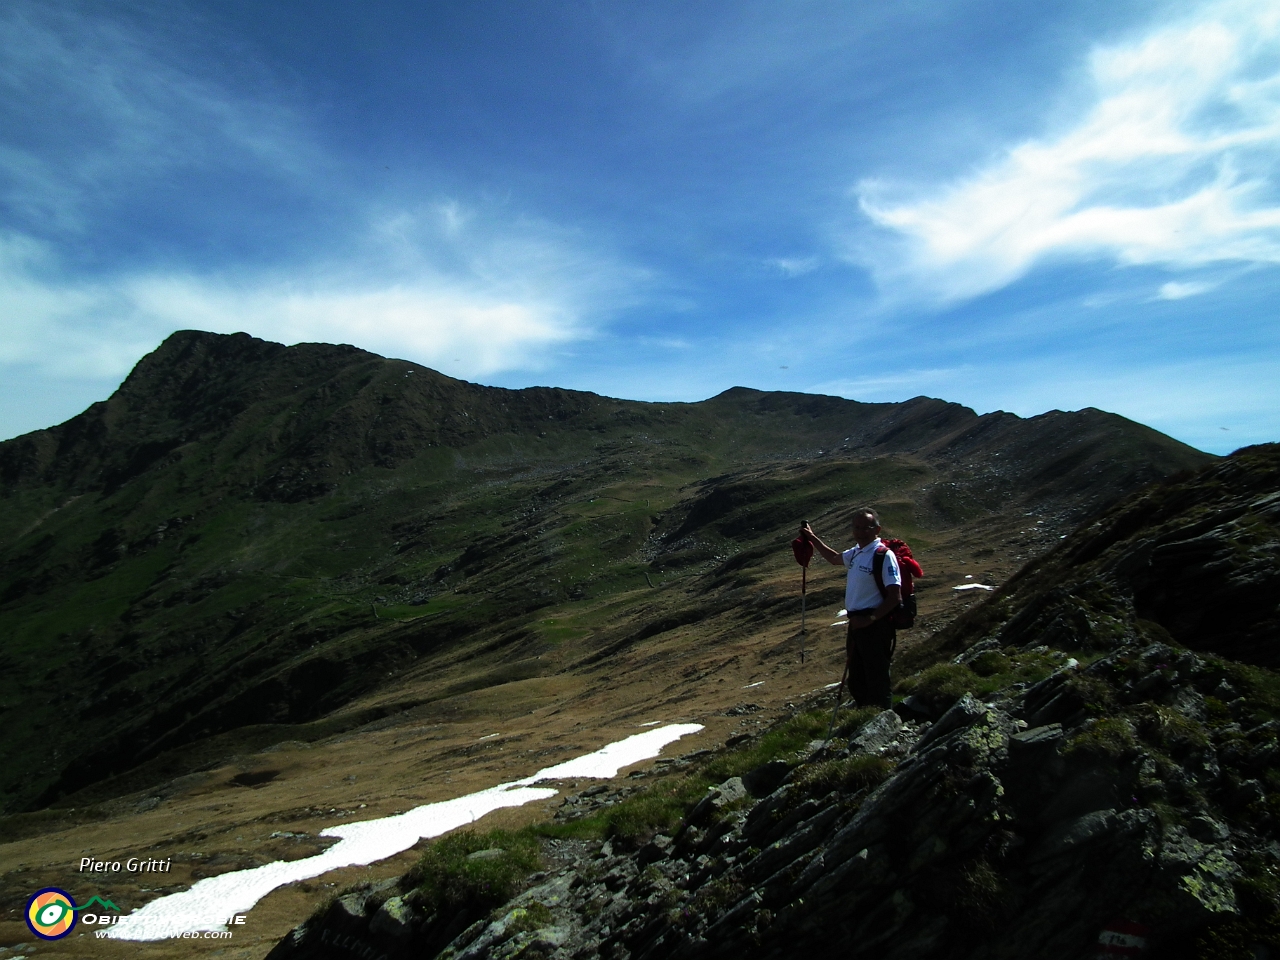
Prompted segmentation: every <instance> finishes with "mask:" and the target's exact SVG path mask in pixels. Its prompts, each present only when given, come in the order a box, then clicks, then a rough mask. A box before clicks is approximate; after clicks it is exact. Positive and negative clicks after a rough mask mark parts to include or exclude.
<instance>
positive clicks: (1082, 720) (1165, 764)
mask: <svg viewBox="0 0 1280 960" xmlns="http://www.w3.org/2000/svg"><path fill="white" fill-rule="evenodd" d="M1278 528H1280V447H1266V448H1255V449H1252V450H1246V451H1242V452H1240V453H1238V454H1236V455H1234V456H1233V457H1231V458H1229V459H1228V460H1227V461H1224V462H1222V463H1220V464H1217V465H1215V466H1213V467H1210V468H1209V469H1207V470H1205V471H1202V472H1200V473H1198V474H1196V475H1194V476H1191V477H1186V478H1182V479H1180V480H1178V481H1176V482H1170V483H1166V484H1162V485H1159V486H1157V487H1154V488H1151V489H1149V490H1147V491H1145V492H1143V493H1142V494H1140V495H1139V496H1137V497H1136V498H1133V499H1130V500H1128V501H1126V502H1125V503H1123V504H1121V505H1119V506H1117V507H1116V508H1115V509H1113V510H1111V511H1109V512H1107V513H1105V514H1103V515H1101V516H1099V517H1098V518H1097V519H1096V520H1095V521H1094V522H1093V523H1091V524H1088V525H1086V526H1084V527H1082V528H1081V529H1080V530H1079V531H1078V532H1077V533H1076V535H1075V536H1073V537H1072V538H1070V539H1069V540H1068V541H1067V542H1065V543H1064V544H1063V546H1062V547H1061V548H1060V549H1059V550H1058V551H1056V552H1055V553H1054V554H1052V555H1050V556H1049V557H1047V558H1046V559H1044V560H1043V561H1042V562H1040V563H1037V564H1034V565H1032V566H1031V567H1030V568H1029V569H1028V570H1026V571H1025V572H1024V574H1023V575H1022V576H1020V577H1019V578H1017V579H1016V581H1014V582H1011V583H1010V584H1009V585H1008V586H1007V587H1006V588H1005V589H1004V590H1003V591H1002V592H1001V594H1000V595H998V596H996V597H993V598H992V600H991V602H989V603H988V604H985V605H983V606H982V607H980V608H977V609H974V610H973V611H971V612H970V613H969V614H967V615H966V616H965V617H963V618H961V619H960V620H959V621H957V622H956V623H955V624H954V625H953V626H952V627H950V628H949V629H948V630H946V631H943V633H942V634H941V635H940V636H939V637H938V638H937V641H936V643H935V644H934V645H933V650H934V653H935V655H937V654H939V653H940V654H942V655H944V656H945V659H942V660H941V661H940V662H937V663H934V664H933V665H932V666H929V667H927V668H926V669H925V670H923V671H922V672H920V673H917V674H915V675H913V676H911V677H909V678H906V679H904V680H903V681H901V682H900V684H899V690H900V692H903V693H906V694H907V696H906V698H905V699H904V700H903V701H902V702H901V703H900V704H898V705H897V706H896V707H895V710H894V711H886V712H884V713H881V714H878V715H875V716H867V715H866V714H865V713H855V714H852V715H847V716H848V720H847V722H846V723H845V724H843V725H842V726H841V727H840V728H839V730H838V732H837V734H836V736H835V737H833V738H832V739H830V740H827V739H826V737H825V735H824V734H825V729H824V728H825V727H826V714H825V712H817V711H815V712H812V713H809V714H801V715H799V716H797V717H795V718H793V719H792V720H790V721H788V723H787V724H784V725H783V727H784V728H785V729H782V730H776V731H774V732H773V733H770V734H765V735H763V736H761V737H759V738H755V739H752V740H749V741H747V742H745V743H738V744H734V745H732V746H730V747H728V748H727V749H726V750H725V751H724V752H722V753H720V754H718V755H716V756H714V757H691V758H687V759H685V760H682V761H677V762H676V763H674V764H664V765H660V766H658V767H655V768H654V769H653V770H650V771H647V772H646V773H645V775H644V776H643V777H642V778H641V779H640V780H639V782H640V783H641V784H645V786H643V787H642V789H641V790H640V791H639V792H637V793H633V794H631V795H626V793H625V791H617V790H615V791H614V792H612V794H611V793H610V791H608V790H606V791H603V796H602V798H601V797H600V796H599V795H600V794H601V791H599V790H597V791H595V793H596V794H597V795H598V797H597V799H595V800H594V801H593V800H592V798H587V797H582V796H579V797H572V798H569V800H567V801H566V803H565V806H564V807H563V808H562V813H561V815H560V817H561V819H562V820H566V821H569V823H575V822H576V823H580V824H582V825H584V829H583V830H581V831H579V833H578V834H577V836H578V837H579V838H582V837H588V838H589V837H590V836H591V835H592V834H591V829H588V828H591V827H592V826H593V825H594V829H595V831H596V836H598V837H600V838H603V839H604V840H605V842H603V843H600V842H598V841H587V842H584V841H583V840H582V839H579V840H577V841H573V840H566V839H555V838H564V837H568V836H573V834H572V832H571V831H570V832H566V830H565V828H564V827H563V826H562V827H560V828H557V827H556V826H555V825H552V826H551V827H547V828H543V829H542V834H543V836H544V838H545V837H550V838H553V839H549V840H547V839H544V844H545V846H546V850H547V855H548V857H549V859H550V861H551V862H550V864H549V869H548V870H546V871H545V872H543V873H539V874H535V875H534V876H532V877H530V878H529V880H528V881H527V882H528V884H529V885H528V887H527V889H525V890H524V891H523V892H521V893H520V894H519V895H518V896H516V897H515V898H514V899H512V900H510V901H508V902H507V903H505V904H503V905H501V906H499V907H498V908H497V909H494V910H493V911H492V912H490V913H487V914H486V913H484V912H483V911H481V910H479V909H478V907H477V905H476V904H471V905H470V908H469V909H470V912H469V913H468V912H467V908H465V907H464V908H459V909H455V910H445V909H443V908H442V907H441V901H439V900H438V898H437V899H436V900H432V899H431V897H430V896H429V895H428V893H427V891H428V890H429V889H431V883H430V880H431V877H430V876H429V875H428V874H427V873H424V870H429V869H430V868H429V867H428V866H424V867H423V868H420V869H419V870H418V871H416V872H413V873H411V874H410V875H408V876H407V877H406V878H404V879H403V880H402V881H401V882H400V883H399V884H398V885H396V884H391V885H384V886H382V887H380V888H373V889H368V888H365V889H360V888H357V889H355V890H352V891H350V892H348V893H347V894H346V895H344V896H342V897H340V898H338V899H336V900H335V901H334V902H333V903H332V904H331V905H329V906H328V907H326V908H324V909H323V910H321V911H320V912H319V913H318V914H317V915H316V916H314V917H313V918H312V919H311V920H310V921H308V922H307V923H306V924H304V925H303V926H301V927H299V928H298V929H297V930H295V931H294V933H293V934H292V935H291V936H290V937H288V938H286V939H285V940H284V941H282V942H281V943H280V944H279V946H278V947H277V948H276V949H275V951H273V953H272V954H271V956H272V957H274V958H285V957H293V958H298V960H303V958H327V957H339V956H351V955H360V956H368V957H375V956H386V957H391V958H394V957H408V956H426V957H429V956H435V955H439V956H441V957H448V958H459V960H460V958H468V960H473V958H474V960H478V958H498V957H504V958H505V957H516V956H523V957H556V958H562V957H563V958H577V957H582V958H587V957H606V958H636V960H639V958H642V957H644V958H658V957H662V958H666V957H674V958H691V960H692V958H699V960H701V958H725V957H744V956H745V957H794V956H811V957H815V958H820V957H833V958H834V957H843V956H849V955H856V956H864V957H902V958H908V957H911V958H915V957H937V958H969V957H974V958H976V957H1009V958H1015V957H1017V958H1024V957H1039V958H1058V957H1061V958H1064V960H1065V958H1078V957H1082V956H1087V955H1090V954H1091V953H1098V954H1099V955H1130V956H1133V955H1137V954H1139V953H1142V952H1143V951H1144V950H1145V951H1148V953H1147V955H1151V956H1160V957H1262V956H1268V955H1274V951H1277V950H1280V764H1277V757H1280V740H1278V738H1277V734H1278V732H1280V678H1278V677H1277V676H1276V674H1275V673H1274V672H1272V670H1271V669H1268V667H1271V666H1274V664H1275V656H1276V649H1277V644H1278V643H1280V636H1277V630H1276V625H1275V624H1276V621H1275V609H1276V602H1277V600H1280V592H1278V591H1276V590H1275V589H1274V585H1275V583H1276V580H1277V577H1280V529H1278ZM1179 591H1180V592H1181V593H1180V594H1179ZM1206 611H1210V612H1212V613H1213V614H1214V616H1212V617H1210V616H1206V615H1205V612H1206ZM1215 619H1218V620H1221V625H1220V626H1219V625H1217V624H1215V623H1214V621H1215ZM1246 661H1248V662H1246ZM805 733H807V734H808V735H809V736H812V737H813V739H812V741H810V742H807V745H803V746H800V747H799V748H798V749H797V748H796V743H795V740H796V735H797V734H805ZM770 738H772V739H770ZM801 739H804V738H803V737H802V738H801ZM735 769H737V770H738V771H739V775H737V776H730V777H727V778H725V779H722V780H719V782H717V783H714V784H713V785H712V786H711V787H710V789H709V790H707V792H706V793H705V795H703V796H701V798H700V799H699V798H697V797H692V798H690V799H689V800H688V801H686V802H685V803H684V805H683V806H682V807H681V810H682V811H683V816H682V817H680V818H679V819H678V820H675V821H671V820H663V818H662V817H661V816H659V815H657V814H656V813H655V811H656V810H657V807H655V804H656V803H657V802H658V799H660V798H664V797H665V798H668V799H671V798H679V797H688V796H689V792H688V788H689V787H691V786H692V787H697V786H699V785H700V784H701V783H703V782H705V781H706V780H708V779H711V780H715V779H716V777H718V776H723V774H725V773H726V772H732V771H733V770H735ZM699 778H701V779H699ZM646 797H648V798H649V799H648V800H646V799H645V798H646ZM592 802H594V803H596V804H600V803H602V802H603V803H604V804H606V805H609V804H611V805H612V811H613V813H612V814H611V813H608V812H606V813H601V812H600V811H599V810H591V809H589V808H590V807H591V806H592ZM646 811H647V813H648V820H647V821H645V814H646ZM637 818H638V819H639V822H640V823H641V825H640V826H637ZM644 822H647V823H648V827H647V829H646V828H645V827H644V826H643V823H644ZM575 844H576V846H575ZM566 846H567V847H568V848H569V849H568V852H567V853H566V852H565V848H566ZM501 852H502V851H501V850H500V849H491V850H488V851H484V855H485V856H489V855H493V856H498V855H500V854H501ZM475 855H476V854H474V853H473V854H471V856H473V857H474V856H475ZM428 861H430V858H428V859H427V860H424V864H427V863H428ZM430 862H431V863H437V861H430ZM436 869H439V868H438V867H437V868H436ZM1268 950H1269V951H1272V953H1267V951H1268ZM1108 951H1111V952H1110V953H1108ZM1126 951H1128V952H1127V953H1126Z"/></svg>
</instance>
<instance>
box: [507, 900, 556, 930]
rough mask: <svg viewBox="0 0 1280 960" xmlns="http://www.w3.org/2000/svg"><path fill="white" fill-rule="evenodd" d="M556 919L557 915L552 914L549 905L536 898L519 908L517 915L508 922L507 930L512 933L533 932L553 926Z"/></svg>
mask: <svg viewBox="0 0 1280 960" xmlns="http://www.w3.org/2000/svg"><path fill="white" fill-rule="evenodd" d="M554 921H555V917H553V916H552V915H551V910H550V909H549V908H548V907H547V905H546V904H545V903H538V901H536V900H534V901H533V902H532V903H527V904H525V905H524V906H523V907H521V908H519V909H518V912H517V915H516V916H515V917H514V918H512V920H511V922H510V923H509V924H507V932H508V933H510V934H512V935H514V934H517V933H533V932H534V931H535V930H541V929H542V928H543V927H549V926H551V924H552V923H553V922H554Z"/></svg>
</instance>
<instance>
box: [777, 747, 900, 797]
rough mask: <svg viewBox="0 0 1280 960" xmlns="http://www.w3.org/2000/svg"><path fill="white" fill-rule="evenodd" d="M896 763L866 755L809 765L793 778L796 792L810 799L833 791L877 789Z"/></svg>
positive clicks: (887, 777) (853, 791)
mask: <svg viewBox="0 0 1280 960" xmlns="http://www.w3.org/2000/svg"><path fill="white" fill-rule="evenodd" d="M895 766H896V764H895V763H894V762H893V761H892V760H886V759H885V758H884V757H869V756H866V755H865V754H862V755H859V756H854V757H845V758H843V759H840V760H827V761H826V762H824V763H815V764H810V765H808V766H807V767H805V769H804V772H803V773H802V774H801V775H800V776H798V777H797V778H796V781H795V782H796V786H797V789H798V790H799V791H800V792H801V793H803V794H805V795H806V796H811V797H822V796H826V795H827V794H828V793H830V792H831V791H832V790H840V791H842V792H844V793H857V792H858V791H859V790H867V789H872V788H874V787H878V786H879V785H880V784H882V783H884V782H885V781H886V780H888V779H889V775H890V774H891V773H893V768H894V767H895Z"/></svg>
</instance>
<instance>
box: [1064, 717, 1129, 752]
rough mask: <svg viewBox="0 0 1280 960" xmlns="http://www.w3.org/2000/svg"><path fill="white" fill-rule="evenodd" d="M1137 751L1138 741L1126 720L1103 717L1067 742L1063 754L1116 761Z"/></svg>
mask: <svg viewBox="0 0 1280 960" xmlns="http://www.w3.org/2000/svg"><path fill="white" fill-rule="evenodd" d="M1138 750H1139V747H1138V740H1137V738H1136V737H1135V736H1134V732H1133V727H1132V725H1131V724H1130V723H1129V721H1128V720H1125V719H1124V718H1123V717H1103V718H1102V719H1101V720H1096V721H1094V722H1093V723H1091V724H1089V725H1088V726H1086V727H1085V728H1084V729H1083V730H1082V731H1080V732H1079V733H1077V734H1076V735H1075V736H1074V737H1072V738H1071V739H1070V740H1068V741H1067V745H1066V747H1065V749H1064V750H1063V752H1064V753H1066V754H1072V753H1076V754H1082V755H1086V756H1094V757H1100V758H1106V759H1109V760H1113V761H1116V760H1123V759H1127V758H1128V757H1132V756H1134V755H1135V754H1137V753H1138Z"/></svg>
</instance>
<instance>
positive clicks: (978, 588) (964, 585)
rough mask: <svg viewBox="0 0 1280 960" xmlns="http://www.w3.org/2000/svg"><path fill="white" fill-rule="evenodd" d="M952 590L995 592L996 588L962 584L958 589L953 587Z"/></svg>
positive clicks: (982, 584) (983, 584) (978, 584)
mask: <svg viewBox="0 0 1280 960" xmlns="http://www.w3.org/2000/svg"><path fill="white" fill-rule="evenodd" d="M951 589H952V590H994V589H995V587H988V586H987V585H986V584H985V583H962V584H960V586H958V587H952V588H951Z"/></svg>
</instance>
